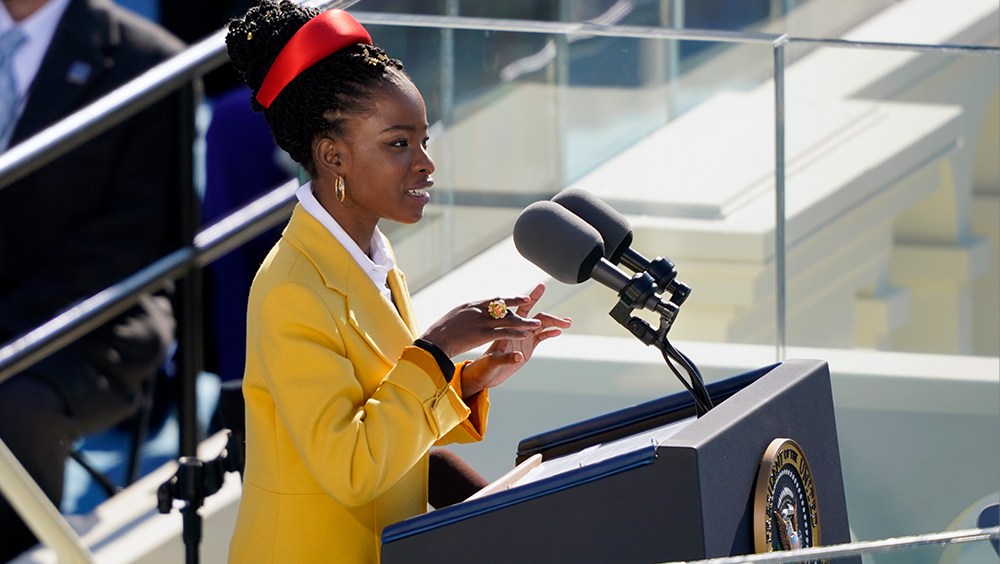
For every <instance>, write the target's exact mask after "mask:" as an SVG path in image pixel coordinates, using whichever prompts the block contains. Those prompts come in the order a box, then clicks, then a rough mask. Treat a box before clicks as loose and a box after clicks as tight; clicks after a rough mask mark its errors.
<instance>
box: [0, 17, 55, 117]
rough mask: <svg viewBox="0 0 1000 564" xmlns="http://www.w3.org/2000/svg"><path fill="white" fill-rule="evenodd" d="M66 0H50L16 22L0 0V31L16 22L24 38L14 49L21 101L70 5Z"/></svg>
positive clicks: (15, 72)
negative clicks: (22, 42)
mask: <svg viewBox="0 0 1000 564" xmlns="http://www.w3.org/2000/svg"><path fill="white" fill-rule="evenodd" d="M69 1H70V0H49V1H48V2H46V3H45V4H44V5H42V7H41V8H38V10H36V11H35V13H33V14H31V15H30V16H28V17H26V18H24V19H23V20H22V21H20V22H15V21H14V19H13V18H12V17H11V16H10V12H8V11H7V7H6V5H4V4H3V3H0V33H3V32H5V31H7V30H8V29H10V28H12V27H14V26H15V25H19V26H20V27H21V31H23V32H24V35H25V38H26V41H25V42H24V45H21V47H20V48H19V49H18V50H17V51H15V52H14V57H13V62H14V80H15V81H16V82H17V91H18V93H19V94H20V95H21V99H22V101H23V100H24V97H25V96H24V95H25V93H26V92H27V91H28V87H29V86H31V81H33V80H34V79H35V75H36V74H38V69H39V68H40V67H41V66H42V59H43V58H45V52H46V51H48V49H49V44H50V43H52V36H53V35H55V33H56V27H57V26H58V25H59V20H60V19H62V15H63V13H64V12H65V11H66V7H67V6H69ZM22 103H23V102H22Z"/></svg>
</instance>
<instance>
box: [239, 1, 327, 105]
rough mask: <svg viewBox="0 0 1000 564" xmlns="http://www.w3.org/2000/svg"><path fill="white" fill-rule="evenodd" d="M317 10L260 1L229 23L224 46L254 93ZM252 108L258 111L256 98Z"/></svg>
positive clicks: (290, 4) (292, 3)
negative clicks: (282, 52)
mask: <svg viewBox="0 0 1000 564" xmlns="http://www.w3.org/2000/svg"><path fill="white" fill-rule="evenodd" d="M317 14H319V11H318V10H316V9H314V8H306V7H303V6H299V5H298V4H295V3H294V2H289V1H288V0H281V2H280V3H279V2H275V1H274V0H260V1H258V2H257V3H256V4H254V5H253V6H251V7H250V8H249V9H248V10H247V13H246V15H245V16H244V17H243V18H242V19H234V20H232V21H230V22H229V33H228V34H226V49H227V50H228V52H229V60H230V61H232V64H233V68H235V69H236V72H237V73H238V74H239V76H240V78H241V79H242V80H243V82H244V83H246V85H247V86H249V87H250V89H251V90H253V92H254V95H256V94H257V91H258V90H259V89H260V85H261V83H263V82H264V77H265V76H266V75H267V71H268V69H270V68H271V64H272V63H273V62H274V59H275V58H276V57H277V56H278V53H279V52H281V48H282V47H284V46H285V44H286V43H288V40H289V39H291V37H292V36H293V35H295V32H296V31H298V30H299V28H301V27H302V26H303V25H305V23H306V22H308V21H309V20H311V19H312V18H314V17H315V16H316V15H317ZM253 105H254V109H256V110H260V109H261V108H260V105H259V104H257V102H256V100H255V101H254V102H253Z"/></svg>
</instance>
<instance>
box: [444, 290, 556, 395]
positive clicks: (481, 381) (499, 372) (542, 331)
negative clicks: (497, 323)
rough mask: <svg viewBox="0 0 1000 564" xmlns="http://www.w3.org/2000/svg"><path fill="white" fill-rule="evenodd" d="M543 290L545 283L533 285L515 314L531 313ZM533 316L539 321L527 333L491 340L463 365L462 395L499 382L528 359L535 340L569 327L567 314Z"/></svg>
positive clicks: (554, 334) (535, 344) (524, 314)
mask: <svg viewBox="0 0 1000 564" xmlns="http://www.w3.org/2000/svg"><path fill="white" fill-rule="evenodd" d="M544 293H545V285H544V284H539V285H538V286H535V289H534V290H532V291H531V293H530V294H529V297H530V300H529V301H528V302H527V303H525V304H523V305H521V306H518V308H517V310H516V312H517V315H519V316H521V317H527V316H528V314H529V313H531V308H532V307H534V305H535V304H536V303H538V300H540V299H541V297H542V294H544ZM534 318H535V319H537V320H539V321H540V322H541V324H540V325H539V326H538V328H537V329H535V330H533V331H532V332H531V333H530V334H529V335H528V336H527V337H525V338H523V339H498V340H496V341H493V344H492V345H490V348H488V349H487V350H486V352H485V353H484V354H483V355H482V356H481V357H479V358H477V359H476V360H474V361H472V362H471V363H469V364H467V365H466V366H465V368H463V369H462V397H463V398H465V399H468V398H471V397H472V396H474V395H476V394H477V393H479V392H480V391H482V390H484V389H487V388H493V387H495V386H499V385H500V384H502V383H503V382H504V381H506V380H507V378H510V377H511V375H513V374H514V373H515V372H517V371H518V369H520V368H521V367H522V366H524V363H526V362H528V360H529V359H531V355H532V353H534V351H535V347H537V346H538V343H541V342H542V341H544V340H546V339H551V338H552V337H557V336H559V335H560V334H562V330H563V329H567V328H569V326H570V325H571V324H572V321H571V320H570V319H569V318H568V317H556V316H554V315H550V314H547V313H544V312H541V313H538V314H536V315H535V317H534Z"/></svg>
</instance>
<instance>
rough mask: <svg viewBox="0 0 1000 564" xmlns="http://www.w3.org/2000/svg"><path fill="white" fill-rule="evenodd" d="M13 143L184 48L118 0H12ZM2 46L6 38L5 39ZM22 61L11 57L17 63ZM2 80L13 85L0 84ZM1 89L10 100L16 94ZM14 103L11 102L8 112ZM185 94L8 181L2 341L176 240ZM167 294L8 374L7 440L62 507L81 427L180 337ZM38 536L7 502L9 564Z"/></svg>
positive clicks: (121, 400)
mask: <svg viewBox="0 0 1000 564" xmlns="http://www.w3.org/2000/svg"><path fill="white" fill-rule="evenodd" d="M8 33H13V34H14V35H15V36H16V35H20V37H15V39H14V40H10V39H7V40H6V42H7V43H8V44H16V45H15V47H14V49H13V54H12V55H11V56H9V57H4V56H2V55H0V87H2V86H3V84H4V78H3V77H4V76H6V77H7V84H10V83H11V80H10V79H11V77H12V82H13V84H14V86H15V87H16V88H15V89H14V90H13V96H14V98H13V100H14V101H13V103H7V104H6V105H5V107H0V132H3V133H5V135H4V136H3V138H0V151H5V150H6V149H7V148H8V147H9V146H13V145H16V144H17V143H19V142H20V141H23V140H25V139H27V138H28V137H30V136H32V135H33V134H35V133H37V132H39V131H40V130H42V129H44V128H46V127H48V126H50V125H52V124H54V123H55V122H57V121H58V120H60V119H61V118H63V117H65V116H67V115H69V114H71V113H72V112H74V111H76V110H78V109H80V108H82V107H83V106H85V105H87V104H89V103H91V102H93V101H95V100H96V99H98V98H100V97H101V96H103V95H105V94H107V93H109V92H111V91H112V90H114V89H115V88H117V87H119V86H121V85H122V84H124V83H125V82H127V81H129V80H131V79H132V78H134V77H136V76H137V75H139V74H140V73H142V72H144V71H145V70H147V69H149V68H150V67H152V66H154V65H156V64H157V63H159V62H161V61H163V60H165V59H167V58H169V57H170V56H172V55H174V54H176V53H177V52H179V51H180V50H181V49H182V47H183V45H182V43H181V42H180V41H179V40H177V39H176V38H174V37H173V36H172V35H170V34H169V33H167V32H165V31H164V30H163V29H161V28H160V27H158V26H157V25H154V24H152V23H150V22H148V21H146V20H144V19H142V18H140V17H138V16H136V15H134V14H132V13H130V12H127V11H126V10H124V9H122V8H120V7H117V6H116V5H114V4H113V3H112V2H111V1H110V0H3V3H2V5H0V38H3V37H5V36H6V35H7V34H8ZM4 42H5V40H4V39H0V47H2V44H3V43H4ZM8 63H9V64H8ZM0 90H2V88H0ZM0 96H8V97H9V96H11V93H10V92H7V93H6V94H4V93H3V92H2V91H0ZM7 109H9V110H11V111H9V112H5V111H4V110H7ZM180 122H181V116H180V113H179V106H178V105H177V103H176V101H175V100H174V98H173V97H169V98H167V99H166V100H165V101H162V102H159V103H157V104H155V105H153V106H152V107H150V108H148V109H146V110H144V111H142V112H140V113H139V114H137V115H135V116H134V117H132V118H129V119H127V120H125V121H124V122H122V123H121V124H119V125H116V126H115V127H113V128H112V129H110V130H108V131H107V132H105V133H102V134H101V135H99V136H97V137H96V138H94V139H92V140H90V141H88V142H86V143H84V144H82V145H81V146H80V147H78V148H77V149H75V150H73V151H71V152H70V153H68V154H66V155H64V156H62V157H60V158H58V159H56V160H54V161H52V162H51V163H49V164H47V165H45V166H43V167H42V168H41V169H39V170H38V171H36V172H34V173H32V174H30V175H28V176H26V177H24V178H22V179H20V180H17V181H15V182H14V183H12V184H11V185H9V186H5V187H3V188H0V343H7V342H9V341H10V340H12V339H14V338H16V337H18V336H19V335H22V334H24V333H26V332H28V331H30V330H32V329H34V328H35V327H37V326H38V325H40V324H41V323H43V322H45V321H47V320H49V319H51V318H52V317H54V316H55V314H57V313H59V312H60V311H63V310H65V309H66V308H67V307H70V306H72V305H73V304H76V303H79V302H80V301H82V300H85V299H87V298H89V297H90V296H92V295H94V294H96V293H98V292H100V291H102V290H104V289H105V288H107V287H109V286H111V285H112V284H114V283H116V282H118V281H120V280H122V279H123V278H125V277H127V276H129V275H130V274H133V273H134V272H136V271H137V270H139V269H141V268H142V267H144V266H146V265H148V264H150V263H152V262H153V261H155V260H156V259H158V258H160V257H162V256H163V255H165V254H166V253H167V252H169V251H171V250H173V249H175V248H176V247H177V245H178V243H179V236H180V230H179V229H178V228H177V227H176V225H177V213H178V207H179V206H178V205H177V204H176V201H177V200H178V199H179V198H178V197H177V196H176V194H178V193H179V187H178V186H179V185H178V178H179V175H180V174H182V171H179V170H177V165H176V163H177V158H176V157H177V155H178V154H179V151H181V150H190V148H183V149H182V148H181V146H180V144H179V137H178V124H179V123H180ZM173 334H174V317H173V312H172V308H171V304H170V300H169V297H168V296H167V295H165V294H164V293H158V294H155V295H144V296H142V297H141V299H140V300H139V302H138V303H137V304H135V305H134V306H133V307H131V308H130V309H128V310H127V311H126V312H125V313H123V314H121V315H119V316H118V317H117V318H115V319H113V320H112V321H110V322H108V323H107V324H105V325H104V326H102V327H100V328H98V329H96V330H95V331H93V332H92V333H90V334H89V335H87V336H85V337H83V338H81V339H80V340H79V341H77V342H76V343H73V344H71V345H70V346H68V347H66V348H64V349H63V350H61V351H60V352H58V353H56V354H54V355H52V356H50V357H49V358H47V359H46V360H44V361H42V362H40V363H38V364H36V365H35V366H33V367H31V368H29V369H27V370H25V371H24V372H22V373H20V374H16V375H14V376H13V377H11V378H9V379H8V380H6V381H4V382H2V383H0V439H2V440H3V441H4V442H5V443H6V444H7V446H8V447H9V448H10V449H11V450H12V451H13V452H14V454H15V455H16V456H17V457H18V459H19V461H20V462H21V464H22V465H23V466H24V467H25V469H26V470H27V471H28V472H29V473H30V474H31V476H32V477H33V478H34V479H35V480H36V481H37V482H38V484H39V485H40V486H41V488H42V490H43V491H44V492H45V493H46V495H48V497H49V498H50V499H51V500H52V501H53V503H55V505H56V506H59V504H60V502H61V498H62V491H63V477H64V476H63V474H64V467H65V461H66V458H67V456H68V454H69V452H70V451H71V449H72V448H73V442H74V441H76V440H77V439H78V438H80V437H82V436H85V435H88V434H92V433H96V432H99V431H102V430H105V429H107V428H109V427H111V426H113V425H115V424H117V423H119V422H121V421H123V420H125V419H127V418H128V417H129V416H130V415H132V414H133V413H135V411H136V410H137V409H138V407H139V405H140V403H141V401H142V395H143V389H144V384H145V383H146V382H148V381H149V380H150V379H151V378H153V377H154V376H155V374H156V372H157V370H158V369H159V368H160V367H161V366H162V364H163V362H164V359H165V358H166V356H167V352H168V350H169V347H170V344H171V342H172V341H173V337H174V335H173ZM34 543H35V538H34V536H33V535H32V534H31V532H30V531H29V530H28V529H27V527H26V526H25V525H24V523H23V522H22V521H21V519H20V518H19V517H18V516H17V514H16V513H15V512H14V511H13V510H12V508H11V507H10V505H9V504H8V502H7V501H6V500H4V499H2V498H0V561H6V560H8V559H10V558H12V557H14V556H16V555H17V554H19V553H20V552H22V551H23V550H24V549H27V548H29V547H30V546H31V545H33V544H34Z"/></svg>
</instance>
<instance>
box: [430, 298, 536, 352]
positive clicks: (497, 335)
mask: <svg viewBox="0 0 1000 564" xmlns="http://www.w3.org/2000/svg"><path fill="white" fill-rule="evenodd" d="M498 299H501V298H493V299H489V300H484V301H480V302H471V303H467V304H462V305H460V306H458V307H456V308H454V309H452V310H451V311H449V312H448V313H446V314H445V315H444V317H442V318H441V319H438V320H437V321H435V322H434V324H433V325H431V326H430V328H428V329H427V331H426V332H424V334H423V335H421V336H420V338H421V339H424V340H427V341H430V342H431V343H434V344H435V345H437V347H438V348H439V349H441V350H442V351H444V353H445V354H446V355H448V357H449V358H454V357H455V356H457V355H460V354H462V353H464V352H466V351H469V350H472V349H474V348H476V347H478V346H480V345H484V344H486V343H491V342H493V341H496V340H497V339H513V340H517V339H524V338H528V337H530V336H531V335H532V332H533V331H535V330H536V329H538V328H539V326H541V321H539V320H538V319H528V318H525V317H521V316H520V315H518V314H517V313H516V310H517V308H518V307H520V306H522V305H525V304H528V303H530V302H531V297H530V296H514V297H505V298H502V299H503V301H504V302H505V303H506V304H507V308H508V310H507V315H505V316H503V317H501V318H500V319H494V318H493V317H492V316H490V314H489V311H488V310H489V304H490V302H493V301H496V300H498Z"/></svg>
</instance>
